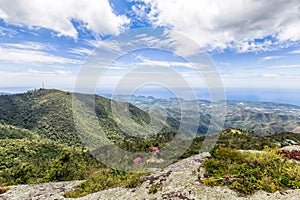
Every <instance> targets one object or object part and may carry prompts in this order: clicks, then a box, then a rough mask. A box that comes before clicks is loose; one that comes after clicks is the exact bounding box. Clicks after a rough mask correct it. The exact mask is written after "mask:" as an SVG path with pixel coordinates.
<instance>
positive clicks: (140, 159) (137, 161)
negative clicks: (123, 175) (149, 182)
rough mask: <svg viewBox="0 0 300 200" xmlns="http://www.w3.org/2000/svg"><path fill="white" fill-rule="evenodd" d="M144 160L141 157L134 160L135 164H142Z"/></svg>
mask: <svg viewBox="0 0 300 200" xmlns="http://www.w3.org/2000/svg"><path fill="white" fill-rule="evenodd" d="M142 160H143V158H142V157H141V156H139V157H137V158H136V159H134V160H133V162H134V164H137V163H140V162H141V161H142Z"/></svg>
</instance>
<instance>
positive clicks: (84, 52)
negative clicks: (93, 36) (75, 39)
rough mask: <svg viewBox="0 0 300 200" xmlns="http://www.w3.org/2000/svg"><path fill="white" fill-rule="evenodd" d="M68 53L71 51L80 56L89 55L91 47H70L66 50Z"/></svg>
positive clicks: (91, 50)
mask: <svg viewBox="0 0 300 200" xmlns="http://www.w3.org/2000/svg"><path fill="white" fill-rule="evenodd" d="M68 52H69V53H72V54H77V55H80V56H86V55H89V54H91V53H92V52H93V49H87V48H82V47H80V48H74V49H70V50H69V51H68Z"/></svg>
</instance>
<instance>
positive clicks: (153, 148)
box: [150, 147, 158, 151]
mask: <svg viewBox="0 0 300 200" xmlns="http://www.w3.org/2000/svg"><path fill="white" fill-rule="evenodd" d="M150 150H153V151H158V147H150Z"/></svg>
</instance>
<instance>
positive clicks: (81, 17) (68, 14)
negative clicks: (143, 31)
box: [0, 0, 130, 38]
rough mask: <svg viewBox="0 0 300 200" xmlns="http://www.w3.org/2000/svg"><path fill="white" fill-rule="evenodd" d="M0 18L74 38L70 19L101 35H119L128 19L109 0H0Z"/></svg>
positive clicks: (74, 30) (7, 21) (75, 34)
mask: <svg viewBox="0 0 300 200" xmlns="http://www.w3.org/2000/svg"><path fill="white" fill-rule="evenodd" d="M0 18H2V19H3V20H4V21H5V22H6V23H9V24H14V25H17V26H28V27H43V28H47V29H51V30H54V31H56V32H57V35H58V36H62V35H64V36H70V37H73V38H77V35H78V33H77V30H76V29H75V27H74V25H73V23H72V20H77V21H80V22H81V23H82V25H81V26H83V27H84V28H87V29H89V30H91V31H92V32H94V33H96V34H100V35H106V34H118V33H119V31H120V30H122V29H124V28H125V26H126V24H128V23H129V22H130V20H129V19H128V18H127V17H126V16H123V15H117V14H115V13H114V12H113V10H112V8H111V6H110V4H109V1H108V0H85V1H82V0H63V1H54V0H43V1H40V0H30V1H23V0H1V1H0Z"/></svg>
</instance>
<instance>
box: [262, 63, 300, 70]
mask: <svg viewBox="0 0 300 200" xmlns="http://www.w3.org/2000/svg"><path fill="white" fill-rule="evenodd" d="M267 68H268V69H286V68H300V65H299V64H297V65H274V66H270V67H267Z"/></svg>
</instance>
